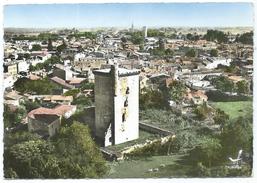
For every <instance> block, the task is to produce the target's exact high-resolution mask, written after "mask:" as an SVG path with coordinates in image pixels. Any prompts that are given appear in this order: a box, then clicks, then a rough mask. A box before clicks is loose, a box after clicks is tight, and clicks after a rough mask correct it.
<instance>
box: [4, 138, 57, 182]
mask: <svg viewBox="0 0 257 183" xmlns="http://www.w3.org/2000/svg"><path fill="white" fill-rule="evenodd" d="M53 150H54V148H53V146H52V145H51V144H50V143H47V142H45V141H43V140H35V141H26V142H23V143H19V144H15V145H13V146H12V147H10V148H9V149H7V150H5V153H4V160H5V161H4V167H5V169H6V170H8V169H9V168H11V169H12V170H13V171H14V172H16V174H17V175H18V177H19V178H49V177H52V175H56V176H57V177H58V171H59V170H58V167H57V170H56V172H54V169H53V168H51V167H52V165H51V166H49V164H50V161H53V158H54V157H53V156H51V154H52V153H53ZM55 160H56V159H55ZM56 161H57V160H56ZM7 176H8V175H5V177H6V178H8V177H7ZM57 177H52V178H57Z"/></svg>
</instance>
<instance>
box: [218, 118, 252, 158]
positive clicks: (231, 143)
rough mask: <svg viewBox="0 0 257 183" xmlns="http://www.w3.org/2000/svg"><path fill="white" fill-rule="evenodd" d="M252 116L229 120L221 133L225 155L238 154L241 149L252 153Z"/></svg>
mask: <svg viewBox="0 0 257 183" xmlns="http://www.w3.org/2000/svg"><path fill="white" fill-rule="evenodd" d="M252 130H253V129H252V117H250V118H246V117H239V118H237V119H236V120H232V121H229V122H228V123H226V125H225V126H224V129H223V131H222V133H221V143H222V146H223V154H224V156H236V155H237V153H238V151H239V150H240V149H243V150H244V151H245V152H248V153H252V139H253V131H252Z"/></svg>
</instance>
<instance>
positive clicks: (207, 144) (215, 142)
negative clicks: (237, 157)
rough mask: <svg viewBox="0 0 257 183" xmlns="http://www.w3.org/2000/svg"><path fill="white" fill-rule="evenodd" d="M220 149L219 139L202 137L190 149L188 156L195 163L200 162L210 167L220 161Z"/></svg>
mask: <svg viewBox="0 0 257 183" xmlns="http://www.w3.org/2000/svg"><path fill="white" fill-rule="evenodd" d="M221 149H222V146H221V144H220V140H219V139H217V138H211V137H202V139H201V141H200V143H199V145H198V146H196V147H195V148H194V149H193V150H191V151H190V153H189V157H190V159H191V160H192V161H194V162H195V163H197V162H202V164H203V165H204V166H207V167H211V166H212V165H214V164H219V163H220V155H221V154H220V152H221Z"/></svg>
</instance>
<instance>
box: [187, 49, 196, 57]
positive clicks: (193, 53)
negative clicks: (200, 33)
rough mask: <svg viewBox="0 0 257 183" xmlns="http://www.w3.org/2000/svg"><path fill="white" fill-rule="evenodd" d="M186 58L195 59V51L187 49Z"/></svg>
mask: <svg viewBox="0 0 257 183" xmlns="http://www.w3.org/2000/svg"><path fill="white" fill-rule="evenodd" d="M186 56H187V57H196V51H195V50H194V49H189V50H188V51H187V52H186Z"/></svg>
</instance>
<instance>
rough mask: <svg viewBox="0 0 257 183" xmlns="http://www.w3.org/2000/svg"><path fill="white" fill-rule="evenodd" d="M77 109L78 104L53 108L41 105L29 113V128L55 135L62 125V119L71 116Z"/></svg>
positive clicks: (43, 133) (40, 133)
mask: <svg viewBox="0 0 257 183" xmlns="http://www.w3.org/2000/svg"><path fill="white" fill-rule="evenodd" d="M75 111H76V106H73V105H59V106H56V107H55V108H53V109H49V108H44V107H40V108H37V109H34V110H32V111H30V112H29V113H28V115H27V123H28V130H29V131H30V132H35V133H38V134H39V135H41V136H43V137H46V136H50V137H52V136H54V135H55V134H56V133H57V132H58V131H59V129H60V127H61V119H62V117H64V118H66V119H67V118H69V117H70V116H71V115H72V114H74V113H75Z"/></svg>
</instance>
